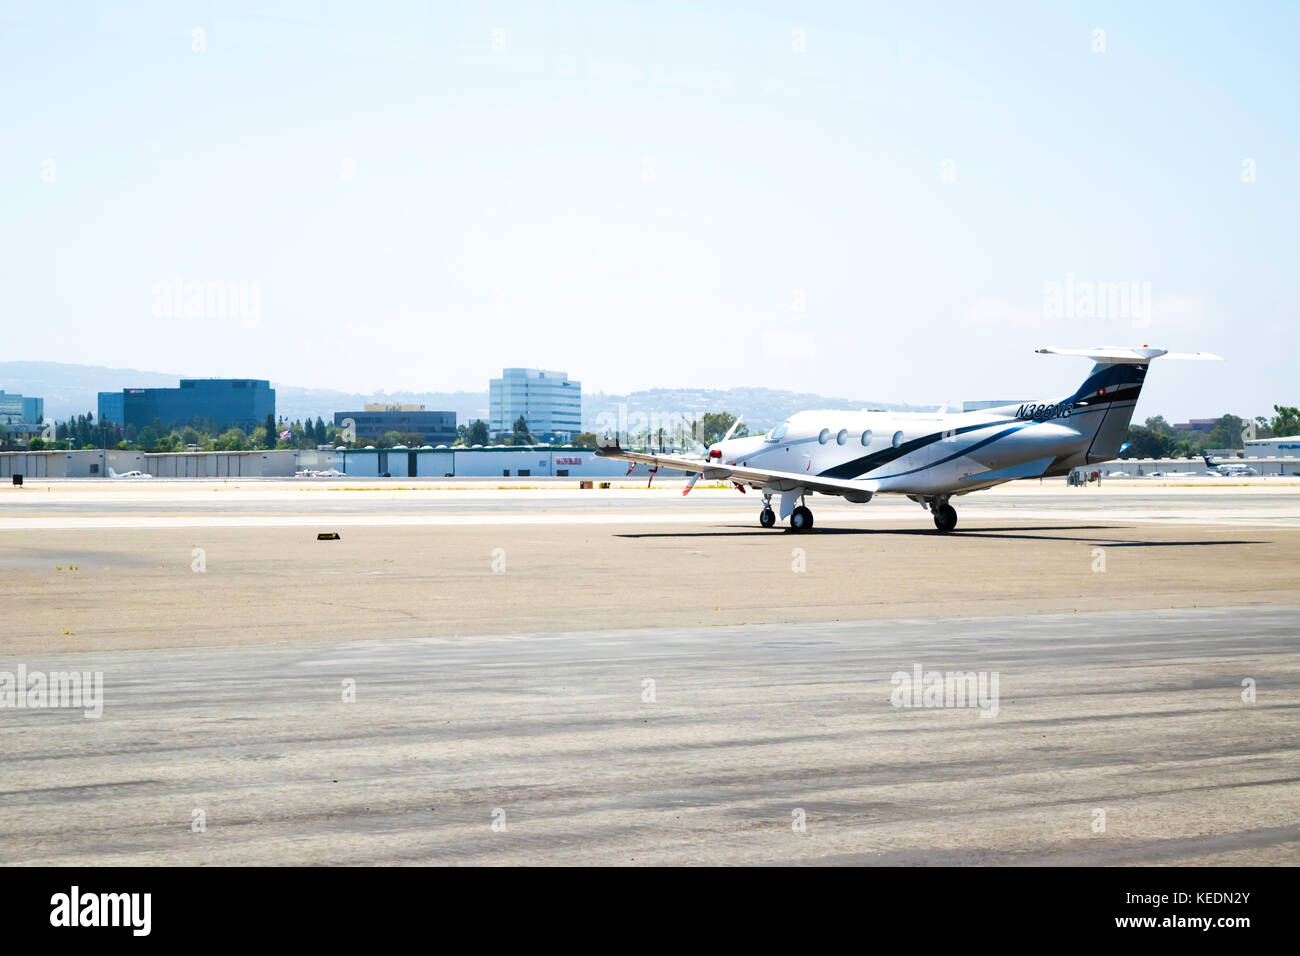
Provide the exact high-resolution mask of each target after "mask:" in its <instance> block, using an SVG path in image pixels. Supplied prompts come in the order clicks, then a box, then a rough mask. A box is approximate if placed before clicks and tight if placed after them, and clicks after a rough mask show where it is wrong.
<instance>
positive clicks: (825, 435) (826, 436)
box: [817, 428, 831, 445]
mask: <svg viewBox="0 0 1300 956" xmlns="http://www.w3.org/2000/svg"><path fill="white" fill-rule="evenodd" d="M817 440H818V441H819V442H821V443H822V444H823V445H824V444H826V443H827V442H828V441H830V440H831V430H830V429H829V428H823V429H822V431H821V434H820V435H818V436H817Z"/></svg>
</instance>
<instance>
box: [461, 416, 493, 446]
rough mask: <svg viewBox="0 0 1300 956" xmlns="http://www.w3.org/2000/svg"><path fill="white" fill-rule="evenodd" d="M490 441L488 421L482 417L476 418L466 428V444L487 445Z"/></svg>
mask: <svg viewBox="0 0 1300 956" xmlns="http://www.w3.org/2000/svg"><path fill="white" fill-rule="evenodd" d="M487 443H488V427H487V422H485V421H483V420H482V419H478V418H476V419H474V420H473V421H472V422H470V423H469V427H468V428H466V429H465V444H466V445H486V444H487Z"/></svg>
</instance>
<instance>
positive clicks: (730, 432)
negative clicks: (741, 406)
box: [722, 415, 745, 441]
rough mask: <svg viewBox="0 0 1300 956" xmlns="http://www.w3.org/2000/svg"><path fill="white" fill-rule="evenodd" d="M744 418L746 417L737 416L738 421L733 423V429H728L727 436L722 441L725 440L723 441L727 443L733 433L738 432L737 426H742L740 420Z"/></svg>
mask: <svg viewBox="0 0 1300 956" xmlns="http://www.w3.org/2000/svg"><path fill="white" fill-rule="evenodd" d="M744 417H745V416H744V415H737V416H736V420H735V421H734V422H732V423H731V427H730V428H728V429H727V434H725V435H723V436H722V440H723V441H726V440H727V439H728V438H730V437H731V434H732V432H734V431H735V430H736V428H737V426H739V425H740V420H741V419H742V418H744Z"/></svg>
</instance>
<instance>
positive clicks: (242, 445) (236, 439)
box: [212, 428, 249, 451]
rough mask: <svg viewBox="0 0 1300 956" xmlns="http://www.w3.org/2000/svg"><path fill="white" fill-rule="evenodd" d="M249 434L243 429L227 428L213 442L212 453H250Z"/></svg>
mask: <svg viewBox="0 0 1300 956" xmlns="http://www.w3.org/2000/svg"><path fill="white" fill-rule="evenodd" d="M248 450H249V442H248V433H247V432H245V431H244V430H243V429H242V428H227V429H226V430H225V431H224V432H222V433H221V435H220V437H218V438H216V439H214V440H213V442H212V451H248Z"/></svg>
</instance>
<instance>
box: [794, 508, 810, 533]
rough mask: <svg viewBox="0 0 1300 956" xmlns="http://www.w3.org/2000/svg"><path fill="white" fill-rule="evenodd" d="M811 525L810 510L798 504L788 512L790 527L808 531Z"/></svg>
mask: <svg viewBox="0 0 1300 956" xmlns="http://www.w3.org/2000/svg"><path fill="white" fill-rule="evenodd" d="M812 526H813V516H812V512H811V511H809V510H808V509H807V508H805V507H804V506H803V505H800V506H799V507H798V508H795V509H794V511H793V512H791V513H790V527H791V528H793V529H794V530H795V531H809V530H811V529H812Z"/></svg>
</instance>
